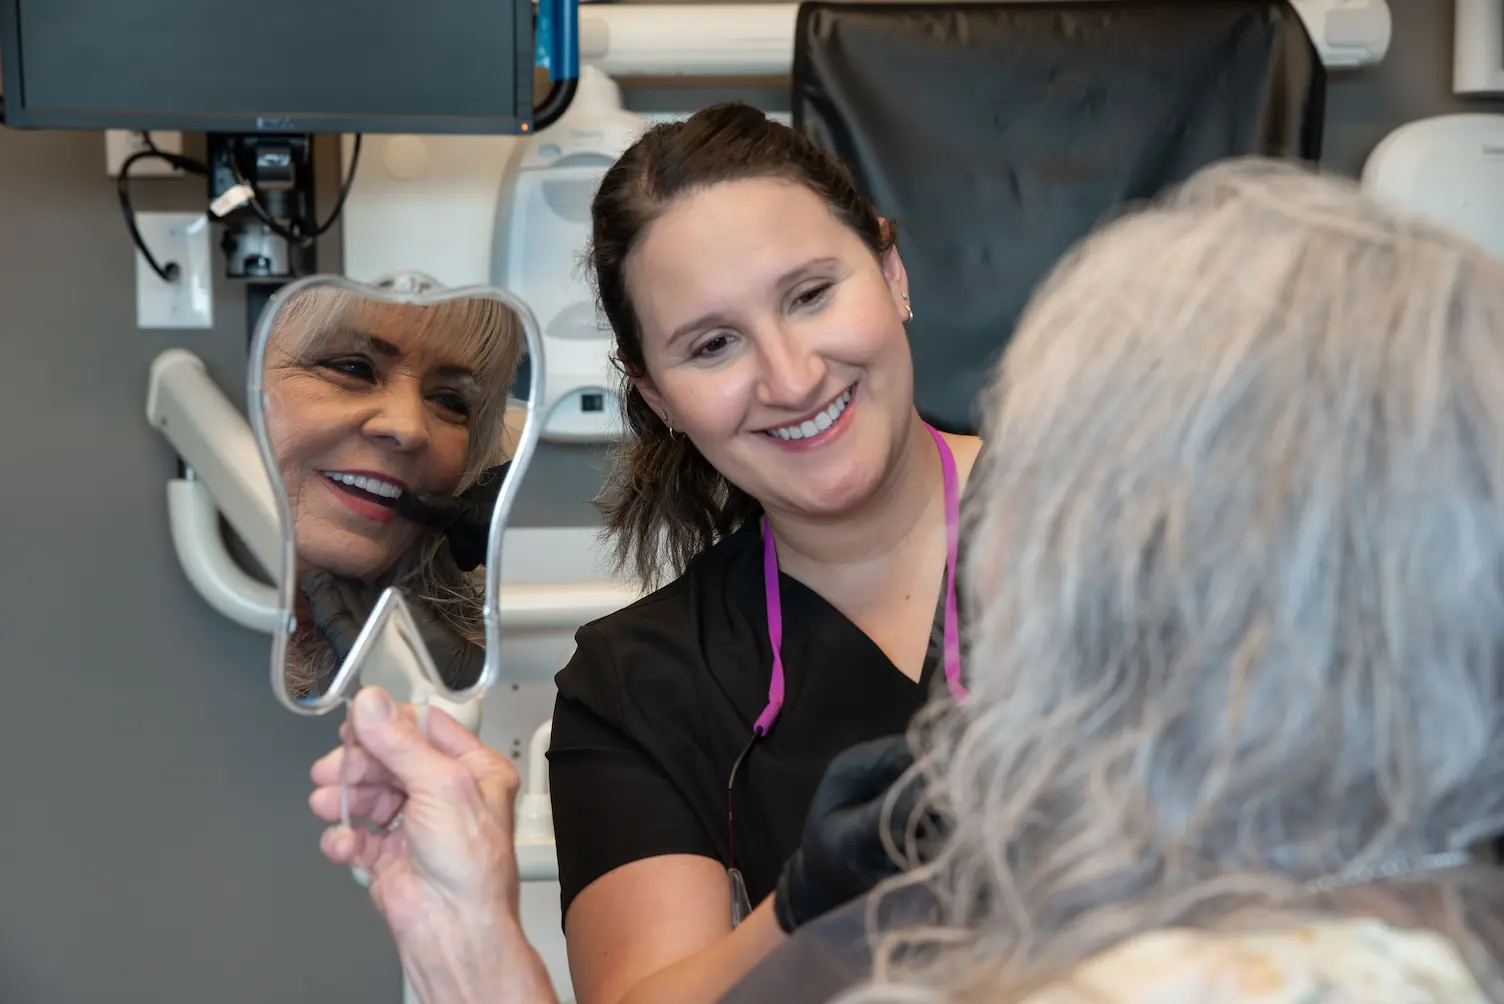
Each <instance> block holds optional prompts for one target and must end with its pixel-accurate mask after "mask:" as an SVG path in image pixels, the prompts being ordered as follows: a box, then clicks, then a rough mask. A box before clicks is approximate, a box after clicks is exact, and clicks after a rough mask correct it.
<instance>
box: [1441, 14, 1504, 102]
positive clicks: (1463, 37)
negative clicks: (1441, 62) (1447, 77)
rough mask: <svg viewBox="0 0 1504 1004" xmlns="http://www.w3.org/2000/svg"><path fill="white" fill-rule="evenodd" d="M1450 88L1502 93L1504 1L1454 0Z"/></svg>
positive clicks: (1460, 91) (1470, 92)
mask: <svg viewBox="0 0 1504 1004" xmlns="http://www.w3.org/2000/svg"><path fill="white" fill-rule="evenodd" d="M1456 17H1457V21H1456V29H1455V31H1456V39H1457V45H1456V50H1455V54H1454V56H1453V63H1452V90H1454V91H1455V92H1457V94H1459V95H1464V96H1469V95H1478V96H1483V95H1501V94H1504V0H1457V15H1456Z"/></svg>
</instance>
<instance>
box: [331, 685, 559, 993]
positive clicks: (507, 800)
mask: <svg viewBox="0 0 1504 1004" xmlns="http://www.w3.org/2000/svg"><path fill="white" fill-rule="evenodd" d="M427 724H428V735H427V737H426V738H425V737H424V736H423V735H422V734H421V733H420V732H419V730H418V724H417V715H416V712H415V709H413V708H412V707H411V706H406V705H404V706H400V707H399V706H397V705H395V704H394V703H393V701H392V700H391V698H390V697H389V696H388V695H387V694H386V693H385V692H384V691H381V690H379V689H377V688H373V687H367V688H365V689H363V690H362V691H361V692H360V693H359V694H358V695H357V697H356V700H355V706H354V709H353V712H352V714H351V718H350V721H349V722H347V723H346V724H345V725H344V727H343V728H344V730H353V743H352V744H351V745H350V746H346V747H341V748H340V749H337V750H335V751H334V752H332V753H330V754H329V755H327V756H325V757H324V758H323V759H321V760H319V761H318V762H317V763H316V764H314V766H313V770H312V772H311V773H312V778H313V782H314V784H315V785H317V788H316V789H315V790H314V792H313V794H312V795H311V796H310V798H309V805H310V806H311V807H312V809H313V811H314V814H315V815H317V816H318V817H319V818H321V819H323V820H326V821H328V822H332V823H335V824H336V825H334V826H332V827H331V828H330V829H328V830H327V831H325V833H324V836H323V839H322V840H321V841H320V847H321V849H322V850H323V852H324V855H325V856H326V857H327V858H329V860H330V861H333V862H335V863H336V864H341V865H353V866H358V867H360V868H362V869H364V870H365V871H366V872H367V874H369V875H370V880H371V881H370V891H371V898H372V900H373V901H374V902H375V904H376V907H377V909H378V910H380V911H381V914H382V916H383V917H384V918H385V919H386V922H387V924H388V926H390V928H391V930H392V934H393V937H394V938H395V939H396V942H397V947H398V950H399V952H400V953H401V956H402V961H403V967H404V969H405V970H406V971H407V974H408V977H409V979H410V980H411V981H412V983H413V986H414V989H415V990H417V991H418V994H419V996H420V998H422V999H423V1000H424V1001H426V1002H434V1004H436V1002H444V1004H450V1002H469V1001H472V1000H476V1001H479V1000H487V999H489V1000H507V1001H516V1002H518V1004H535V1002H536V1004H553V1001H554V996H553V991H552V989H551V987H550V984H549V980H548V975H547V972H546V971H545V970H544V968H543V965H542V962H541V961H540V960H539V959H538V956H537V954H536V953H535V952H533V950H532V948H531V947H530V946H529V945H528V944H527V942H526V940H525V939H524V938H523V935H522V929H521V924H520V921H519V919H518V895H519V883H518V876H517V865H516V859H515V857H514V854H513V843H512V842H513V801H514V799H515V797H516V794H517V788H518V778H517V771H516V769H515V768H514V767H513V766H512V763H511V761H510V760H508V759H507V758H506V757H504V756H502V755H501V754H499V753H497V752H496V751H494V750H492V749H490V748H489V747H487V746H485V745H484V744H483V743H481V741H480V740H479V739H477V738H476V737H475V736H473V735H471V733H470V732H469V731H467V730H466V729H465V728H464V727H463V726H461V725H459V724H458V723H457V722H455V721H454V719H452V718H450V717H449V716H448V715H446V714H444V713H443V712H442V711H439V710H437V709H430V710H429V711H428V723H427ZM346 735H347V738H349V733H348V732H347V733H346ZM347 756H348V757H349V758H350V763H349V764H348V765H347V766H346V765H344V763H343V761H344V759H345V758H346V757H347ZM342 769H345V770H346V782H347V785H348V797H349V810H350V816H351V818H352V819H354V818H357V817H359V818H361V819H366V820H369V821H370V822H372V823H373V824H375V825H376V826H378V827H382V829H380V830H378V831H376V832H370V831H367V830H365V829H359V828H353V827H352V828H345V827H343V826H341V825H338V822H339V819H340V776H341V770H342Z"/></svg>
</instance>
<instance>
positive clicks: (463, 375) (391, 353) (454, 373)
mask: <svg viewBox="0 0 1504 1004" xmlns="http://www.w3.org/2000/svg"><path fill="white" fill-rule="evenodd" d="M341 334H343V335H345V336H346V337H348V338H350V339H351V340H352V341H353V342H355V344H357V345H359V346H361V347H364V348H368V349H370V350H371V351H372V352H375V353H377V354H378V355H383V356H386V357H387V358H388V359H400V358H402V350H401V349H400V348H398V347H397V346H396V345H393V344H392V343H391V342H389V341H387V340H386V339H384V338H377V337H376V336H375V335H372V334H370V333H368V332H365V331H360V330H358V329H356V328H344V329H342V330H341ZM434 372H435V373H436V374H438V375H439V376H441V377H443V378H444V379H446V380H469V381H470V382H471V383H476V382H477V381H476V379H475V371H474V370H472V369H471V368H470V367H469V366H461V365H460V364H458V363H444V364H442V365H440V366H436V367H434Z"/></svg>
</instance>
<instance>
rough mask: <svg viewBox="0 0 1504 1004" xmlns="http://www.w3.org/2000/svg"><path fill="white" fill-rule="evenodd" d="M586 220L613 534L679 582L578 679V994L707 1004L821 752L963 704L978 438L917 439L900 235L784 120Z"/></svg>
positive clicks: (567, 769) (644, 565)
mask: <svg viewBox="0 0 1504 1004" xmlns="http://www.w3.org/2000/svg"><path fill="white" fill-rule="evenodd" d="M593 216H594V240H593V247H592V251H591V263H592V266H593V269H594V274H595V278H596V281H597V285H598V291H599V294H600V298H601V301H602V304H603V306H604V309H605V312H606V314H607V316H608V318H609V320H610V322H611V326H612V328H613V330H614V332H615V336H616V342H617V351H618V355H619V358H620V360H621V362H622V364H623V366H624V368H625V370H626V372H627V376H628V379H627V383H626V388H627V390H626V395H627V398H626V399H627V411H628V420H629V424H630V432H629V436H628V438H627V441H626V443H625V444H624V446H623V448H622V452H621V454H620V455H619V456H618V458H617V462H616V466H615V468H614V470H613V472H612V474H611V477H610V479H609V481H608V484H607V489H606V492H605V495H604V497H603V502H604V504H605V510H606V513H607V520H608V530H609V531H610V532H611V534H612V537H613V539H614V540H615V542H616V545H617V549H618V556H619V557H620V558H621V560H622V561H623V563H624V564H625V565H626V566H628V567H631V568H634V569H635V570H636V571H637V572H638V573H639V574H642V575H643V576H644V577H646V578H648V579H649V580H650V581H651V579H652V578H653V577H654V573H656V572H657V571H658V570H659V569H663V568H667V569H669V570H671V572H672V573H673V574H677V578H675V579H674V580H673V581H672V582H671V583H669V584H668V585H666V586H664V587H662V588H661V589H659V590H658V591H656V592H654V593H652V594H651V595H649V596H647V597H646V598H644V599H643V600H641V601H639V602H638V603H636V604H634V605H632V606H631V607H628V608H627V609H625V610H622V611H619V612H617V613H615V614H612V615H611V616H608V617H606V618H604V619H602V620H600V621H596V622H595V623H592V624H589V625H587V626H585V627H584V628H582V629H581V630H580V631H579V633H578V635H577V643H578V648H577V650H576V653H575V655H574V657H573V659H572V660H571V661H570V663H569V664H568V665H567V666H566V667H565V668H564V669H563V670H562V671H561V672H560V673H559V675H558V686H559V698H558V703H557V707H556V709H555V714H554V720H553V740H552V748H551V749H550V751H549V760H550V787H551V790H552V798H553V806H554V826H555V833H556V838H557V845H558V855H559V875H560V882H561V884H562V886H563V907H564V910H565V933H566V935H567V938H568V943H569V958H570V968H571V972H572V976H573V982H574V988H575V994H576V997H577V999H578V1000H579V1002H580V1004H710V1002H712V1001H714V1000H715V999H716V998H717V997H719V996H720V995H721V994H722V993H723V992H724V991H725V990H726V989H727V988H728V987H729V986H730V985H731V984H732V983H734V982H735V981H736V979H737V978H738V977H739V976H740V975H741V974H742V973H744V972H745V971H746V970H747V969H749V968H750V967H751V966H752V965H754V964H755V963H756V962H757V961H758V960H759V959H760V958H761V957H762V956H763V955H765V954H766V953H767V952H768V951H769V950H770V949H771V948H772V947H774V946H775V945H776V944H777V943H778V942H779V941H780V940H781V939H782V937H783V929H785V928H787V927H789V926H790V924H789V920H788V918H789V914H790V910H789V908H788V906H787V904H784V908H783V909H782V910H780V911H775V909H774V900H775V899H777V897H776V896H774V895H773V894H774V892H775V888H778V887H779V879H780V875H781V874H782V873H783V872H784V866H785V862H786V861H787V860H788V859H789V858H790V856H791V855H792V854H794V852H795V851H796V849H798V848H799V846H800V834H801V830H802V829H803V827H804V824H805V819H806V815H807V814H809V810H810V804H811V799H812V797H813V796H814V793H815V790H816V786H817V785H818V784H819V783H820V780H821V777H822V775H824V774H825V772H826V768H827V767H828V766H829V765H830V763H831V760H832V759H833V758H834V757H836V756H837V754H839V753H841V752H842V751H843V750H846V749H848V748H849V747H852V746H853V745H855V744H858V743H862V742H864V741H866V740H871V739H874V738H875V737H882V736H892V735H895V734H898V733H902V732H903V730H904V729H905V727H906V726H907V724H908V722H909V719H910V717H911V716H912V715H913V713H914V712H915V711H916V710H917V709H918V708H919V707H920V706H921V704H922V703H923V702H924V701H925V699H926V698H927V697H928V696H929V695H930V693H931V687H932V685H935V684H936V683H937V681H938V680H939V679H948V681H949V684H950V686H951V688H952V691H953V692H955V693H958V694H959V693H962V690H961V683H960V678H959V674H960V654H959V653H960V646H959V642H958V638H959V625H958V624H957V616H958V612H957V609H956V605H955V589H954V571H955V560H956V525H957V520H956V510H957V506H958V504H959V498H960V494H961V491H962V489H963V487H964V484H965V481H966V477H967V475H968V474H969V473H970V470H971V466H972V463H973V461H974V460H975V458H976V454H977V450H978V448H979V446H980V441H979V440H977V439H975V438H974V437H968V436H952V435H948V434H942V433H940V432H937V431H935V430H933V429H931V428H930V427H929V426H927V425H926V424H925V423H924V422H923V421H922V420H921V419H920V417H919V414H918V412H917V411H916V410H915V407H914V400H913V364H912V360H911V357H910V352H909V344H908V338H907V333H906V330H905V325H906V324H907V323H908V322H909V321H910V320H911V319H912V318H913V310H912V309H911V308H910V305H909V295H908V288H907V287H908V281H907V277H906V275H905V273H904V268H903V264H902V262H901V261H900V259H899V256H898V251H897V249H896V247H895V245H894V241H893V239H892V232H891V229H890V228H889V226H888V225H887V224H886V223H885V222H884V221H882V220H881V219H879V217H878V216H877V213H876V212H875V211H874V209H873V207H872V206H870V205H869V204H868V203H867V202H866V201H865V200H864V199H863V198H862V197H861V196H860V195H859V194H858V193H857V191H856V189H855V188H854V186H853V184H852V180H851V177H850V175H849V173H848V172H847V171H846V170H845V169H844V168H843V167H842V166H841V165H840V164H839V162H837V161H835V160H834V159H833V158H832V157H831V156H829V155H828V154H826V153H825V152H824V151H822V150H820V149H819V148H818V147H817V146H816V145H815V144H814V143H812V142H810V141H809V140H807V139H805V138H804V137H803V136H801V135H799V134H798V133H796V132H794V131H793V130H791V129H789V128H787V127H785V126H782V125H779V124H777V123H774V122H770V121H769V120H767V119H766V118H765V116H764V115H763V114H762V113H761V112H759V111H757V110H755V109H752V108H748V107H745V106H720V107H717V108H712V109H707V110H705V111H702V112H700V113H698V114H697V115H695V116H693V117H692V118H691V119H689V120H688V121H687V122H683V123H676V124H669V125H663V126H659V127H656V128H654V129H652V130H650V131H649V132H648V133H647V134H646V135H645V136H644V137H643V138H642V139H641V140H639V141H638V142H637V143H636V144H635V145H634V146H633V147H632V148H631V149H630V150H628V151H627V153H626V154H625V155H624V156H623V157H622V158H621V159H620V160H619V161H618V162H617V163H616V164H615V166H614V167H612V168H611V170H610V171H609V172H608V173H607V175H606V177H605V179H604V181H603V183H602V184H601V186H600V189H599V192H598V194H597V195H596V198H595V203H594V206H593ZM738 877H739V878H740V879H741V880H742V883H738V881H737V879H738ZM740 884H744V888H745V903H744V905H743V908H742V910H737V908H736V900H737V899H740V898H741V896H740V895H738V891H739V889H738V887H739V885H740ZM786 895H787V894H786ZM753 906H756V909H752V907H753ZM744 911H750V912H747V913H746V916H745V920H744V921H742V922H740V923H737V924H735V925H734V924H733V914H734V913H736V914H738V915H740V914H741V913H743V912H744ZM737 919H738V920H740V919H741V917H740V916H738V918H737Z"/></svg>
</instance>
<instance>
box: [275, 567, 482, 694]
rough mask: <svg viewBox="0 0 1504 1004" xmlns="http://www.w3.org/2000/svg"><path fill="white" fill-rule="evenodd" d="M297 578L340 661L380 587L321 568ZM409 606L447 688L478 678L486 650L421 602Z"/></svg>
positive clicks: (463, 685)
mask: <svg viewBox="0 0 1504 1004" xmlns="http://www.w3.org/2000/svg"><path fill="white" fill-rule="evenodd" d="M299 584H300V585H301V586H302V587H303V595H305V596H307V597H308V606H309V609H310V612H311V613H312V615H313V624H314V627H316V628H317V629H318V632H319V634H320V635H321V636H322V637H323V639H324V640H325V641H326V642H328V643H329V647H330V648H331V649H333V650H334V656H335V658H336V659H338V660H339V661H340V662H344V661H345V657H346V656H348V655H349V654H350V649H352V648H353V647H354V646H355V639H356V638H357V637H358V636H359V635H360V629H361V628H362V627H364V626H365V623H366V620H367V619H369V618H370V616H371V611H372V610H374V609H375V608H376V602H377V601H378V600H380V599H381V594H382V592H384V591H385V587H384V586H369V585H366V584H365V583H364V582H358V581H356V580H354V579H346V578H342V577H340V576H338V575H335V574H334V573H333V572H329V571H326V570H324V569H322V568H315V569H310V570H309V571H307V572H304V573H303V575H302V578H301V579H300V580H299ZM408 608H409V609H410V610H412V613H413V619H414V620H416V621H417V624H418V634H419V635H420V636H421V637H422V639H423V644H424V645H425V646H426V647H427V648H428V653H429V655H431V656H433V662H434V665H435V666H436V667H437V668H438V670H439V676H440V677H441V678H442V679H443V681H444V685H445V686H446V687H448V688H449V689H451V690H464V689H466V688H468V687H470V686H472V685H473V684H474V683H475V681H476V680H479V679H480V674H481V672H482V670H484V669H485V666H486V650H485V649H483V648H481V647H480V646H479V645H474V644H471V643H470V642H469V641H468V640H467V639H465V638H461V637H460V636H459V635H458V634H456V633H455V632H454V630H453V629H452V628H450V627H449V626H448V625H447V624H445V623H443V622H442V621H440V620H438V619H437V618H435V617H434V616H433V615H432V614H431V613H430V612H429V611H428V609H427V607H426V606H425V605H424V604H422V603H410V604H408Z"/></svg>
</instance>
